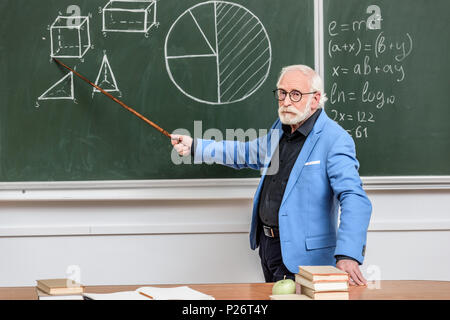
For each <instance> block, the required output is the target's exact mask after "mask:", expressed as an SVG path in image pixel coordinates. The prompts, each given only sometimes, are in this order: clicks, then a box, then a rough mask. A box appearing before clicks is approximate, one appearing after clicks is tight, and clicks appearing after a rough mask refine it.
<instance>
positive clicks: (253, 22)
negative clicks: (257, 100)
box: [164, 1, 272, 105]
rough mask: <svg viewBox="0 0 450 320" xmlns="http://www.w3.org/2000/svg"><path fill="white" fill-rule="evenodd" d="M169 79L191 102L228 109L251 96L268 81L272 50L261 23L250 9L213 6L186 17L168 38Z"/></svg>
mask: <svg viewBox="0 0 450 320" xmlns="http://www.w3.org/2000/svg"><path fill="white" fill-rule="evenodd" d="M164 53H165V62H166V69H167V73H168V75H169V77H170V79H171V80H172V82H173V83H174V84H175V86H176V87H177V88H178V89H179V90H180V91H181V92H182V93H183V94H185V95H186V96H188V97H190V98H191V99H193V100H195V101H198V102H202V103H206V104H211V105H223V104H229V103H234V102H238V101H241V100H244V99H246V98H247V97H249V96H250V95H252V94H253V93H254V92H255V91H256V90H258V88H259V87H260V86H261V85H262V84H263V83H264V81H265V80H266V79H267V76H268V75H269V71H270V65H271V60H272V49H271V45H270V40H269V37H268V35H267V31H266V29H265V28H264V26H263V24H262V23H261V21H260V20H259V19H258V18H257V17H256V16H255V15H254V14H253V13H252V12H250V11H249V10H248V9H247V8H245V7H243V6H241V5H239V4H236V3H231V2H225V1H208V2H204V3H199V4H197V5H195V6H193V7H191V8H189V9H187V10H186V11H185V12H183V13H182V14H181V15H180V16H179V17H178V18H177V19H176V20H175V22H174V23H173V24H172V26H171V27H170V29H169V32H168V33H167V36H166V40H165V45H164Z"/></svg>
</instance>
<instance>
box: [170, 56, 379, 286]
mask: <svg viewBox="0 0 450 320" xmlns="http://www.w3.org/2000/svg"><path fill="white" fill-rule="evenodd" d="M274 94H275V98H276V100H277V101H278V115H279V119H277V120H276V121H275V123H274V124H273V126H272V129H271V131H270V133H269V134H268V135H267V136H265V137H262V138H259V139H256V140H254V141H249V142H237V141H221V142H215V141H212V140H209V141H208V140H201V139H196V140H195V141H193V139H192V138H191V137H189V136H175V135H173V137H172V138H173V140H172V144H173V145H174V148H175V150H176V151H177V152H178V153H179V154H180V155H188V154H193V155H194V160H195V162H197V163H198V162H201V161H207V162H209V163H211V162H215V163H220V164H225V165H228V166H231V167H234V168H237V169H240V168H243V167H249V168H253V169H265V170H264V171H263V172H264V173H263V176H262V178H261V181H260V183H259V186H258V189H257V191H256V194H255V197H254V205H253V215H252V223H251V231H250V246H251V248H252V249H256V248H257V247H258V246H259V255H260V258H261V265H262V269H263V272H264V277H265V280H266V282H274V281H278V280H280V279H283V277H284V276H286V277H287V278H291V279H293V278H294V275H295V273H297V272H298V266H300V265H336V267H337V268H339V269H341V270H343V271H345V272H347V273H348V274H349V276H350V284H357V285H364V284H366V283H367V282H366V280H365V279H364V277H363V275H362V274H361V271H360V269H359V265H361V264H362V263H363V260H364V254H365V248H366V238H367V228H368V225H369V220H370V215H371V212H372V206H371V203H370V201H369V199H368V198H367V196H366V193H365V192H364V190H363V188H362V182H361V179H360V177H359V174H358V168H359V163H358V160H357V159H356V152H355V145H354V142H353V140H352V138H351V136H350V135H349V134H348V133H347V132H346V131H345V130H344V129H343V128H341V127H340V126H339V125H338V124H337V123H336V122H334V121H332V120H331V119H330V118H328V116H327V115H326V113H325V111H324V110H323V109H322V108H323V105H324V103H325V101H326V100H327V98H326V97H325V94H324V92H323V83H322V80H321V78H320V76H319V75H318V74H317V73H316V72H315V71H314V70H312V69H311V68H309V67H307V66H304V65H293V66H288V67H285V68H283V70H282V71H281V73H280V77H279V80H278V83H277V89H276V90H274ZM274 132H278V133H279V134H277V135H274ZM271 137H272V138H274V140H276V142H277V146H276V152H274V153H273V154H275V153H277V154H278V159H277V158H276V157H275V156H274V155H268V150H269V149H270V148H269V147H266V148H262V149H261V146H264V145H265V144H267V141H269V140H271V139H270V138H271ZM261 150H263V153H264V152H265V153H266V155H267V156H268V157H269V159H271V160H272V161H271V163H270V166H273V165H274V164H273V163H272V162H273V161H276V160H279V162H278V163H277V164H278V167H277V168H278V170H277V171H276V172H275V173H274V174H271V175H268V174H267V173H268V172H269V171H268V165H267V162H266V163H260V162H259V161H258V162H256V163H255V162H251V161H250V159H255V158H258V159H259V158H261V156H260V155H259V156H258V157H256V156H255V153H256V152H259V153H261ZM230 159H231V161H230ZM339 207H340V209H341V215H340V223H339V227H338V211H339Z"/></svg>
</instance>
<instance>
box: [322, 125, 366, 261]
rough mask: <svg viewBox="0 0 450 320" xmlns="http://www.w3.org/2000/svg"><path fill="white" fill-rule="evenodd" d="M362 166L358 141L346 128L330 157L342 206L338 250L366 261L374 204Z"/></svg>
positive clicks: (332, 178)
mask: <svg viewBox="0 0 450 320" xmlns="http://www.w3.org/2000/svg"><path fill="white" fill-rule="evenodd" d="M358 169H359V162H358V160H357V159H356V151H355V143H354V142H353V139H352V137H351V136H350V135H349V134H347V133H346V132H345V133H343V134H341V135H340V136H339V137H338V138H337V139H336V140H335V142H334V143H333V145H332V147H331V149H330V151H329V153H328V157H327V173H328V177H329V179H330V185H331V188H332V189H333V192H334V195H335V196H336V197H337V199H338V200H339V202H340V208H341V215H340V224H339V228H338V234H337V242H336V250H335V253H334V254H335V256H336V255H346V256H349V257H352V258H354V259H355V260H357V261H358V262H359V263H360V264H362V263H363V261H364V254H365V248H366V241H367V229H368V227H369V222H370V216H371V213H372V204H371V203H370V200H369V199H368V197H367V195H366V193H365V191H364V190H363V188H362V181H361V178H360V177H359V173H358Z"/></svg>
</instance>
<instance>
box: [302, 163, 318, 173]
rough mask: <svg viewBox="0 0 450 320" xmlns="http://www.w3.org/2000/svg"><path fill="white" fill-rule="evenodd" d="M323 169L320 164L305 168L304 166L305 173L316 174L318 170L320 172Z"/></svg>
mask: <svg viewBox="0 0 450 320" xmlns="http://www.w3.org/2000/svg"><path fill="white" fill-rule="evenodd" d="M321 168H322V165H321V164H320V163H319V164H310V165H307V166H306V165H305V166H303V171H305V172H314V171H317V170H320V169H321Z"/></svg>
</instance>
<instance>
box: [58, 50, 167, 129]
mask: <svg viewBox="0 0 450 320" xmlns="http://www.w3.org/2000/svg"><path fill="white" fill-rule="evenodd" d="M53 60H55V61H56V62H57V63H58V64H60V65H61V66H63V67H64V68H66V69H67V70H69V71H71V72H72V73H73V74H75V75H76V76H78V77H80V78H81V79H83V80H84V81H86V82H87V83H89V84H90V85H91V86H93V87H94V88H96V89H97V90H98V91H100V92H101V93H103V94H104V95H106V96H107V97H108V98H110V99H112V100H114V101H115V102H117V103H118V104H120V105H121V106H122V107H124V108H125V109H127V110H128V111H130V112H131V113H133V114H134V115H135V116H137V117H139V118H141V119H142V120H144V121H145V122H147V123H148V124H149V125H151V126H152V127H153V128H155V129H156V130H158V131H159V132H161V133H162V134H163V135H165V136H167V137H169V138H171V136H170V133H168V132H167V131H166V130H164V129H163V128H161V127H160V126H158V125H157V124H156V123H154V122H152V121H150V120H148V119H147V118H146V117H144V116H143V115H142V114H140V113H139V112H137V111H135V110H134V109H132V108H130V107H129V106H127V105H126V104H125V103H123V102H122V101H120V100H119V99H117V98H115V97H114V96H112V95H111V94H109V93H108V92H106V91H105V90H103V89H102V88H100V87H99V86H97V85H96V84H94V83H92V82H91V81H89V80H88V79H86V78H85V77H83V76H82V75H81V74H79V73H78V72H76V71H75V70H72V69H71V68H69V67H68V66H66V65H65V64H64V63H62V62H61V61H59V60H58V59H55V58H53Z"/></svg>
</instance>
